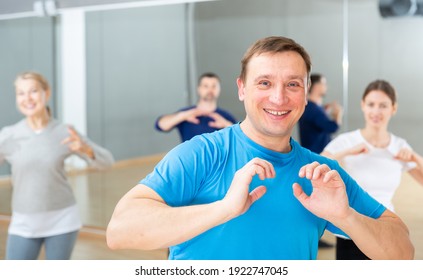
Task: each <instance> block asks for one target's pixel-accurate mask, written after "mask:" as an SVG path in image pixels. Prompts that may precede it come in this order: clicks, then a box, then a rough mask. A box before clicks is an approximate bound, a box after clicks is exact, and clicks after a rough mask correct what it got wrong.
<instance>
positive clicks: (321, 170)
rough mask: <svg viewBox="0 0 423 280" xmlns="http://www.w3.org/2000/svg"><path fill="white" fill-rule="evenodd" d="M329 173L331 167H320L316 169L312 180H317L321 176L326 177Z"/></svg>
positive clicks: (324, 165) (323, 165)
mask: <svg viewBox="0 0 423 280" xmlns="http://www.w3.org/2000/svg"><path fill="white" fill-rule="evenodd" d="M328 171H330V168H329V166H327V165H326V164H322V165H319V166H317V167H316V168H314V170H313V174H312V177H311V179H312V180H317V179H319V178H320V177H321V176H324V175H325V174H326V173H327V172H328Z"/></svg>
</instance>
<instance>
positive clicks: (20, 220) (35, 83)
mask: <svg viewBox="0 0 423 280" xmlns="http://www.w3.org/2000/svg"><path fill="white" fill-rule="evenodd" d="M15 89H16V106H17V108H18V110H19V111H20V112H21V113H22V114H23V115H24V117H25V118H24V119H22V120H21V121H19V122H18V123H16V124H14V125H10V126H7V127H4V128H2V129H1V130H0V163H2V162H4V160H6V161H7V162H9V163H10V165H11V178H12V184H13V193H12V217H11V222H10V225H9V229H8V239H7V245H6V259H27V260H31V259H37V258H38V255H39V253H40V250H41V247H42V246H43V245H44V247H45V254H46V259H70V257H71V253H72V250H73V248H74V245H75V242H76V239H77V235H78V232H79V229H80V227H81V221H80V217H79V211H78V208H77V206H76V201H75V198H74V195H73V192H72V189H71V188H70V185H69V183H68V180H67V176H66V173H65V165H64V161H65V159H66V158H67V157H68V156H70V155H72V154H76V155H78V156H79V157H81V158H82V159H84V160H86V161H87V162H88V164H89V165H91V166H93V167H96V168H106V167H110V166H111V165H112V164H113V163H114V159H113V156H112V154H111V153H110V152H109V151H107V150H106V149H104V148H102V147H100V146H98V145H96V144H95V143H93V142H92V141H90V140H89V139H87V138H85V137H83V136H81V135H80V134H79V133H78V132H77V131H76V130H75V129H74V128H72V127H71V126H67V125H65V124H61V123H60V122H59V121H57V120H55V119H54V118H53V117H52V114H51V112H50V109H49V107H48V105H47V104H48V101H49V98H50V97H51V90H50V86H49V84H48V82H47V80H46V79H45V78H44V77H43V76H42V75H41V74H39V73H36V72H25V73H22V74H20V75H18V77H17V78H16V81H15Z"/></svg>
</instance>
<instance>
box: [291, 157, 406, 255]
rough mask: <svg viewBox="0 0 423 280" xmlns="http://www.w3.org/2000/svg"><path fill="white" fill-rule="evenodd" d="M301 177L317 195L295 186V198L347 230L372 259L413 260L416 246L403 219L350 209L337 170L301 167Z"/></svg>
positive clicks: (391, 215) (317, 165)
mask: <svg viewBox="0 0 423 280" xmlns="http://www.w3.org/2000/svg"><path fill="white" fill-rule="evenodd" d="M299 176H300V177H305V178H307V179H309V180H311V183H312V185H313V192H312V193H311V195H310V196H308V195H307V194H306V193H304V192H303V190H302V188H301V186H300V185H299V184H294V186H293V189H294V195H295V197H297V199H298V200H299V201H300V202H301V204H302V205H303V206H304V207H305V208H306V209H308V210H309V211H310V212H312V213H313V214H315V215H316V216H318V217H321V218H323V219H325V220H327V221H329V222H331V223H332V224H333V225H335V226H336V227H338V228H340V229H341V230H343V231H344V232H345V233H346V234H348V236H350V237H351V239H352V240H353V241H354V242H355V243H356V244H357V246H358V247H359V248H360V250H361V251H363V253H365V254H366V255H367V256H368V257H369V258H371V259H413V257H414V247H413V245H412V243H411V241H410V238H409V234H408V229H407V227H406V225H405V224H404V223H403V222H402V221H401V219H400V218H399V217H398V216H397V215H395V214H394V213H392V212H390V211H389V210H385V212H384V213H383V214H382V215H381V216H380V217H379V218H377V219H373V218H371V217H367V216H365V215H362V214H360V213H358V212H357V211H355V210H354V209H353V208H351V207H350V206H349V202H348V197H347V194H346V187H345V184H344V182H343V181H342V178H341V176H340V175H339V173H338V172H337V171H336V170H331V169H330V168H329V167H328V166H327V165H326V164H323V165H321V164H319V163H317V162H314V163H311V164H308V165H305V166H303V167H302V168H301V170H300V173H299Z"/></svg>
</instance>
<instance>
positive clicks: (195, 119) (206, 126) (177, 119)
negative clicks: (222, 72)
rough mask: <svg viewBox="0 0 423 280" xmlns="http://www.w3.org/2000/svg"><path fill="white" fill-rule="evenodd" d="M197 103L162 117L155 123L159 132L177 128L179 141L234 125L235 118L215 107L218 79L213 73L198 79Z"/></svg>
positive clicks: (218, 86)
mask: <svg viewBox="0 0 423 280" xmlns="http://www.w3.org/2000/svg"><path fill="white" fill-rule="evenodd" d="M197 93H198V102H197V104H196V105H194V106H189V107H186V108H182V109H180V110H179V111H177V112H176V113H172V114H168V115H162V116H160V117H159V118H158V119H157V121H156V129H157V130H159V131H164V132H167V131H171V130H172V129H173V128H175V127H176V128H178V131H179V134H180V136H181V141H182V142H184V141H186V140H189V139H191V138H192V137H194V136H196V135H199V134H203V133H208V132H213V131H216V130H219V129H221V128H224V127H227V126H230V125H232V124H234V123H236V119H235V117H233V116H232V115H231V114H230V113H229V112H227V111H225V110H223V109H221V108H219V107H218V106H217V100H218V98H219V95H220V78H219V77H218V76H217V75H216V74H214V73H210V72H208V73H204V74H202V75H201V76H200V78H199V79H198V87H197Z"/></svg>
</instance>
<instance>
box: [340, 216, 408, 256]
mask: <svg viewBox="0 0 423 280" xmlns="http://www.w3.org/2000/svg"><path fill="white" fill-rule="evenodd" d="M333 224H334V225H335V226H337V227H339V228H341V229H343V230H344V231H345V232H346V233H347V234H348V235H349V236H350V237H351V239H352V240H354V243H355V244H356V245H357V246H358V248H360V250H361V251H363V252H364V253H365V254H366V255H367V256H368V257H369V258H370V259H374V260H376V259H392V260H400V259H409V260H412V259H413V258H414V246H413V244H412V243H411V241H410V237H409V232H408V229H407V226H406V225H405V224H404V223H403V222H402V221H401V219H400V218H399V217H398V216H397V215H396V214H394V213H393V212H391V211H389V210H385V212H383V214H382V215H381V216H380V217H379V218H378V219H372V218H369V217H366V216H364V215H361V214H359V213H358V212H356V211H354V210H353V209H351V214H350V215H348V216H347V217H345V218H344V219H338V220H336V221H334V222H333Z"/></svg>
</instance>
